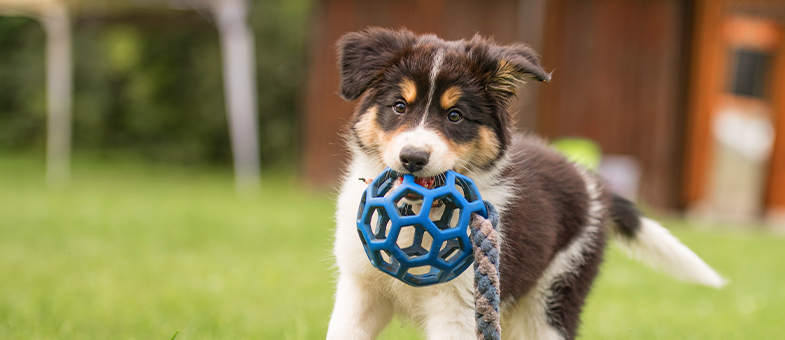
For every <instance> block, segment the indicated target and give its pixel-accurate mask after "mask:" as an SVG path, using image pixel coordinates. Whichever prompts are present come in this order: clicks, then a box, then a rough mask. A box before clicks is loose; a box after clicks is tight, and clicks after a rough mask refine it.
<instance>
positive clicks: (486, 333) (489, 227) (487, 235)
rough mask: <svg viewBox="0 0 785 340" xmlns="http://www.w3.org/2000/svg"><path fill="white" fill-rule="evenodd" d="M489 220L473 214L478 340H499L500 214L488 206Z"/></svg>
mask: <svg viewBox="0 0 785 340" xmlns="http://www.w3.org/2000/svg"><path fill="white" fill-rule="evenodd" d="M484 203H485V207H486V209H487V210H488V219H485V218H483V217H482V216H480V215H477V214H473V215H472V222H471V224H470V227H471V239H472V243H474V308H475V314H474V317H475V320H476V321H477V339H479V340H501V335H502V329H501V324H500V322H499V297H500V291H499V283H500V281H501V280H500V277H499V229H498V226H499V213H498V212H497V211H496V209H495V208H494V207H493V205H491V204H490V203H488V202H487V201H486V202H484Z"/></svg>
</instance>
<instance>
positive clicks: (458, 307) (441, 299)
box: [423, 280, 476, 340]
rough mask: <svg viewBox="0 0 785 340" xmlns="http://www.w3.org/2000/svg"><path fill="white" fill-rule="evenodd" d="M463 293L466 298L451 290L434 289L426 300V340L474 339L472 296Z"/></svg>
mask: <svg viewBox="0 0 785 340" xmlns="http://www.w3.org/2000/svg"><path fill="white" fill-rule="evenodd" d="M456 281H457V280H456ZM464 293H465V294H463V295H466V296H461V294H459V292H458V291H455V290H452V289H436V290H435V292H434V294H433V295H431V296H429V297H428V298H427V300H426V303H425V309H426V314H425V315H424V318H425V319H424V322H423V325H424V326H425V334H426V335H427V336H428V340H474V339H476V335H475V330H474V329H475V321H474V305H473V303H474V302H473V301H474V300H473V298H474V296H473V295H472V293H471V291H468V290H466V292H464Z"/></svg>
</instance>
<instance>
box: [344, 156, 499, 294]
mask: <svg viewBox="0 0 785 340" xmlns="http://www.w3.org/2000/svg"><path fill="white" fill-rule="evenodd" d="M421 182H423V181H421ZM424 183H425V184H426V186H428V188H426V187H423V186H422V185H420V184H418V183H417V182H416V181H415V177H414V176H413V175H410V174H406V175H403V176H401V175H399V174H398V173H396V172H395V171H393V170H392V169H390V168H387V169H385V170H384V171H383V172H382V173H381V174H380V175H379V176H378V177H376V179H374V180H373V182H371V184H370V185H368V188H367V189H366V190H365V192H364V193H363V197H362V199H361V201H360V209H359V211H358V213H357V232H358V233H359V234H360V240H361V241H362V244H363V247H364V248H365V254H366V255H368V259H369V260H371V263H372V264H373V266H374V267H376V268H378V269H379V270H381V271H383V272H385V273H387V274H390V275H392V276H394V277H396V278H397V279H399V280H401V281H403V282H406V283H407V284H410V285H412V286H427V285H432V284H436V283H442V282H447V281H450V280H452V279H454V278H456V277H458V275H460V274H461V273H463V271H464V270H466V268H468V267H469V266H470V265H471V264H472V262H474V255H473V254H472V243H471V240H470V239H469V233H470V231H469V223H470V222H471V214H472V213H478V214H480V215H481V216H483V217H485V218H487V217H488V213H487V210H486V208H485V204H484V203H483V201H482V198H481V197H480V192H479V190H477V186H476V185H475V184H474V182H473V181H472V180H471V179H469V178H468V177H466V176H464V175H461V174H459V173H457V172H454V171H447V172H446V173H444V174H443V175H439V176H436V177H435V178H434V179H433V180H428V181H424Z"/></svg>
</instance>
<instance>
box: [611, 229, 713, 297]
mask: <svg viewBox="0 0 785 340" xmlns="http://www.w3.org/2000/svg"><path fill="white" fill-rule="evenodd" d="M616 239H617V241H618V244H619V246H620V248H622V249H623V250H624V251H625V252H627V254H628V255H630V257H632V258H635V259H638V260H640V261H641V262H643V263H645V264H646V265H648V266H650V267H652V268H655V269H661V270H663V271H665V272H666V273H668V274H670V275H672V276H673V277H675V278H677V279H680V280H684V281H689V282H694V283H700V284H703V285H707V286H711V287H716V288H719V287H722V286H723V285H725V282H726V281H725V279H723V278H722V277H720V275H719V274H717V272H715V271H714V269H711V267H709V265H707V264H706V263H705V262H703V260H701V258H700V257H698V255H696V254H695V253H694V252H692V250H690V249H689V248H687V247H686V246H685V245H683V244H682V243H681V242H679V240H678V239H677V238H676V237H675V236H673V235H671V233H670V232H669V231H668V229H665V228H664V227H663V226H661V225H660V224H659V223H657V222H655V221H653V220H650V219H648V218H645V217H644V218H642V219H641V228H640V230H639V231H638V233H637V234H636V235H635V238H633V239H629V238H627V237H623V236H621V235H619V236H618V237H617V238H616Z"/></svg>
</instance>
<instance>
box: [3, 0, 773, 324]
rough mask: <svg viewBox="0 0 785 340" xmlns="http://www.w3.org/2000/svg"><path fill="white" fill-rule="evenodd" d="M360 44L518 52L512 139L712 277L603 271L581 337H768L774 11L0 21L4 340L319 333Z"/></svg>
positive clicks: (255, 6)
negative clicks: (664, 234)
mask: <svg viewBox="0 0 785 340" xmlns="http://www.w3.org/2000/svg"><path fill="white" fill-rule="evenodd" d="M371 25H374V26H384V27H391V28H400V27H406V28H408V29H410V30H413V31H415V32H418V33H436V34H438V35H439V36H441V37H443V38H445V39H468V38H471V37H472V36H473V35H474V34H475V33H480V34H482V35H485V36H492V37H494V38H495V39H496V40H497V41H499V42H501V43H511V42H516V41H522V42H525V43H528V44H530V45H532V46H533V47H534V48H535V49H536V50H537V51H539V52H540V53H541V55H542V64H543V66H544V67H545V69H546V70H553V71H554V73H553V81H552V82H550V83H546V84H539V83H529V84H525V85H524V86H522V87H521V89H520V93H519V96H518V98H517V100H516V101H515V102H514V103H513V105H512V111H513V112H515V115H516V121H517V124H518V127H519V129H520V130H522V131H526V132H530V133H535V134H539V135H543V136H546V137H548V138H549V139H551V140H552V141H554V143H555V145H556V146H557V147H558V148H559V149H561V150H563V151H564V152H565V153H567V154H568V155H569V156H570V157H572V158H573V159H575V160H577V161H581V162H584V163H585V164H587V165H588V166H590V167H592V168H593V169H595V170H596V171H598V172H599V173H600V174H602V175H603V176H604V177H605V178H606V179H607V180H608V182H609V183H610V185H611V186H612V187H613V188H614V189H615V190H616V191H618V192H620V193H622V194H623V195H625V196H627V197H628V198H631V199H634V200H637V201H638V202H639V203H641V204H642V205H643V206H644V207H645V208H646V210H648V211H650V212H652V213H654V214H655V215H656V216H659V217H661V218H665V219H666V221H668V222H669V223H666V224H667V225H668V226H669V227H670V228H671V230H672V231H673V232H674V234H676V235H677V236H679V237H680V238H682V239H683V240H684V241H685V243H687V244H688V245H689V246H690V247H692V248H693V249H695V250H696V252H697V253H698V254H700V255H701V256H703V257H704V258H706V260H707V262H708V263H710V264H711V265H713V266H715V267H716V268H717V269H718V271H719V272H720V273H722V274H723V275H726V276H727V277H728V278H729V279H730V281H731V284H730V285H729V286H728V287H727V288H725V289H723V290H720V291H714V290H710V289H706V288H702V287H695V286H691V285H687V284H683V283H678V282H673V281H672V280H670V279H669V278H667V277H665V276H662V275H660V274H657V273H654V272H651V271H649V270H647V269H644V268H642V267H641V266H640V265H638V264H635V263H632V262H628V261H627V260H626V259H624V258H623V257H620V256H618V254H617V252H616V251H615V250H612V251H611V252H610V253H609V260H608V261H607V262H606V264H605V268H604V269H603V274H602V276H601V277H600V279H599V281H598V284H597V286H596V289H595V293H593V295H592V297H591V299H590V301H589V303H588V305H587V312H586V314H585V316H584V320H585V322H584V326H583V328H582V331H581V334H583V338H603V339H607V338H629V337H630V336H631V334H634V337H635V338H652V339H660V338H691V339H692V338H712V339H715V338H738V339H742V338H776V337H778V336H780V335H781V334H780V333H779V332H778V331H777V327H778V325H779V322H780V320H782V319H783V318H785V303H784V302H785V285H782V282H783V279H785V273H783V271H782V269H781V268H780V267H781V266H778V262H781V261H777V260H776V259H782V258H783V256H785V253H783V252H782V251H783V250H782V249H785V247H784V246H785V239H783V238H782V236H781V233H782V232H783V231H785V119H783V118H782V117H785V101H783V100H781V98H782V97H785V37H783V32H784V31H783V29H784V28H785V1H774V0H769V1H766V0H690V1H687V0H681V1H680V0H492V1H471V0H452V1H446V0H396V1H391V0H363V1H356V0H289V1H285V0H248V1H246V0H0V272H2V273H3V274H2V275H0V338H32V337H36V338H167V339H168V338H171V336H172V334H174V332H175V331H176V330H177V329H181V330H182V331H181V333H180V334H179V335H178V338H265V339H312V338H320V337H322V338H323V336H324V332H325V331H326V324H327V320H328V318H329V312H330V308H331V304H332V295H331V294H332V290H333V270H332V269H331V268H330V266H331V260H330V247H331V245H330V241H331V236H330V235H331V232H332V228H333V226H332V223H333V222H332V217H331V214H332V209H333V208H332V204H333V203H332V191H331V189H332V188H334V187H336V183H337V181H338V179H339V177H340V174H341V170H342V165H343V164H344V163H345V161H346V158H347V153H346V150H344V148H343V147H342V144H341V140H340V132H341V131H343V129H344V128H345V124H346V122H347V121H348V119H349V117H350V116H351V113H352V104H353V103H349V102H345V101H342V100H341V99H340V98H339V97H338V96H337V95H336V93H337V91H338V74H337V70H336V68H335V64H336V60H335V50H334V43H335V41H336V40H337V39H338V38H339V37H340V36H341V35H343V34H344V33H346V32H349V31H355V30H360V29H363V28H365V27H368V26H371ZM642 291H645V292H646V293H642ZM630 318H634V320H635V321H634V322H632V321H630ZM382 337H383V338H387V339H403V338H412V339H416V338H419V337H420V336H419V335H418V334H417V333H416V331H415V330H414V328H413V327H412V326H411V325H406V324H401V323H400V322H398V321H396V322H395V324H394V325H393V327H391V328H390V329H389V330H388V331H387V332H385V333H384V334H383V335H382Z"/></svg>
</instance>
